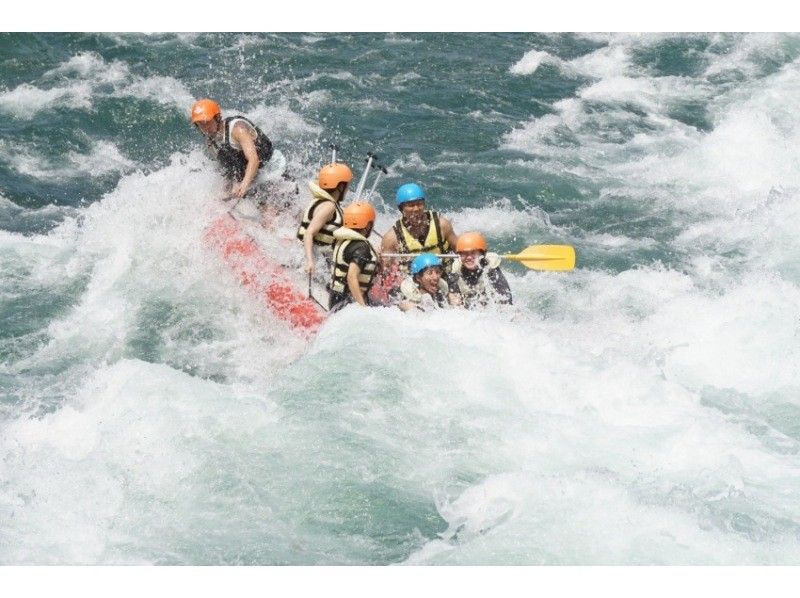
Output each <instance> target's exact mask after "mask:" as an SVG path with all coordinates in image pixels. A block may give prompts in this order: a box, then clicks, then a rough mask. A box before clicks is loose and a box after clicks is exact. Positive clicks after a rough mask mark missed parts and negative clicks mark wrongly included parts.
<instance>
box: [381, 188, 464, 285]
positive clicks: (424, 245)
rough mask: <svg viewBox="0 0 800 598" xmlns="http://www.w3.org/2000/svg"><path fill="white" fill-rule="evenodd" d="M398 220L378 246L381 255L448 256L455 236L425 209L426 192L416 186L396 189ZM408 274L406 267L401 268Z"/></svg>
mask: <svg viewBox="0 0 800 598" xmlns="http://www.w3.org/2000/svg"><path fill="white" fill-rule="evenodd" d="M395 201H396V203H397V207H398V208H399V210H400V214H401V217H400V218H399V219H398V220H397V222H395V223H394V225H393V226H392V228H390V229H389V230H388V231H387V232H386V234H385V235H383V241H382V243H381V253H382V254H385V253H408V254H419V253H425V252H431V253H448V252H449V251H450V248H451V247H455V244H456V240H457V239H458V235H456V233H455V231H453V225H452V224H450V221H449V220H448V219H447V218H445V217H443V216H440V215H439V214H438V213H437V212H434V211H433V210H426V209H425V192H424V191H423V190H422V187H420V186H419V185H417V184H416V183H406V184H404V185H401V186H400V187H399V188H398V189H397V195H396V197H395ZM403 269H404V270H405V271H408V267H407V266H406V267H404V268H403Z"/></svg>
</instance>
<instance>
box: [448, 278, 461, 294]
mask: <svg viewBox="0 0 800 598" xmlns="http://www.w3.org/2000/svg"><path fill="white" fill-rule="evenodd" d="M445 282H446V283H447V286H448V287H449V288H450V292H451V293H453V294H455V295H458V296H459V297H460V296H461V287H459V286H458V274H453V273H452V272H451V273H449V274H448V275H447V278H446V279H445Z"/></svg>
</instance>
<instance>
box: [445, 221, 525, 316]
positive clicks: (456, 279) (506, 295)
mask: <svg viewBox="0 0 800 598" xmlns="http://www.w3.org/2000/svg"><path fill="white" fill-rule="evenodd" d="M486 248H487V247H486V239H484V237H483V235H482V234H480V233H476V232H469V233H464V234H463V235H461V236H460V237H458V240H457V241H456V253H457V254H458V259H457V260H456V261H455V262H453V269H452V272H451V273H450V275H449V277H448V286H449V288H450V302H451V303H453V304H455V305H463V306H464V307H466V308H467V309H473V308H475V307H484V306H486V305H489V304H491V303H495V304H498V303H500V304H511V302H512V299H511V288H510V287H509V286H508V281H507V280H506V277H505V275H504V274H503V272H502V270H500V256H499V255H497V254H496V253H492V252H487V251H486Z"/></svg>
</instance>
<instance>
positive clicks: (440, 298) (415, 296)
mask: <svg viewBox="0 0 800 598" xmlns="http://www.w3.org/2000/svg"><path fill="white" fill-rule="evenodd" d="M443 271H444V268H443V267H442V260H440V259H439V257H438V256H436V255H433V254H432V253H421V254H419V255H418V256H417V257H415V258H414V261H413V262H411V276H408V277H406V278H405V280H403V282H402V283H401V284H400V302H399V303H398V307H399V308H400V309H402V310H403V311H410V310H412V309H419V310H421V311H427V310H429V309H439V308H443V307H447V305H448V295H449V288H448V286H447V283H446V282H445V281H444V279H443V278H442V273H443Z"/></svg>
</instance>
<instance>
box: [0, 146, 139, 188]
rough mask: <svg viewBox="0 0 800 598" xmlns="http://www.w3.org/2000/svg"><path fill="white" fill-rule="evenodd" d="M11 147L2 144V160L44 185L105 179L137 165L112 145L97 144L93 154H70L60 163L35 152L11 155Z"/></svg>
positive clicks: (22, 149)
mask: <svg viewBox="0 0 800 598" xmlns="http://www.w3.org/2000/svg"><path fill="white" fill-rule="evenodd" d="M8 147H9V144H8V143H6V142H4V141H3V140H0V149H2V150H3V152H2V157H0V160H2V161H4V162H6V163H7V164H9V165H10V166H11V167H12V168H13V169H14V170H15V171H17V172H19V173H20V174H24V175H26V176H30V177H33V178H36V179H39V180H43V181H58V180H67V179H74V178H78V177H82V176H86V175H88V176H90V177H103V176H106V175H108V174H114V173H124V172H130V171H131V170H133V169H134V168H135V167H136V166H137V163H136V162H134V161H133V160H131V159H129V158H128V157H126V156H125V155H123V154H122V152H121V151H120V150H119V148H118V147H117V146H116V145H114V144H113V143H112V142H110V141H96V142H92V143H91V145H90V149H89V153H87V154H82V153H79V152H76V151H70V152H68V153H67V154H66V155H64V156H63V157H62V160H61V161H59V162H56V161H55V159H54V158H45V157H44V156H41V155H40V154H38V153H36V151H35V150H34V149H33V148H26V147H19V146H17V147H16V149H15V151H13V152H12V151H8Z"/></svg>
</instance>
